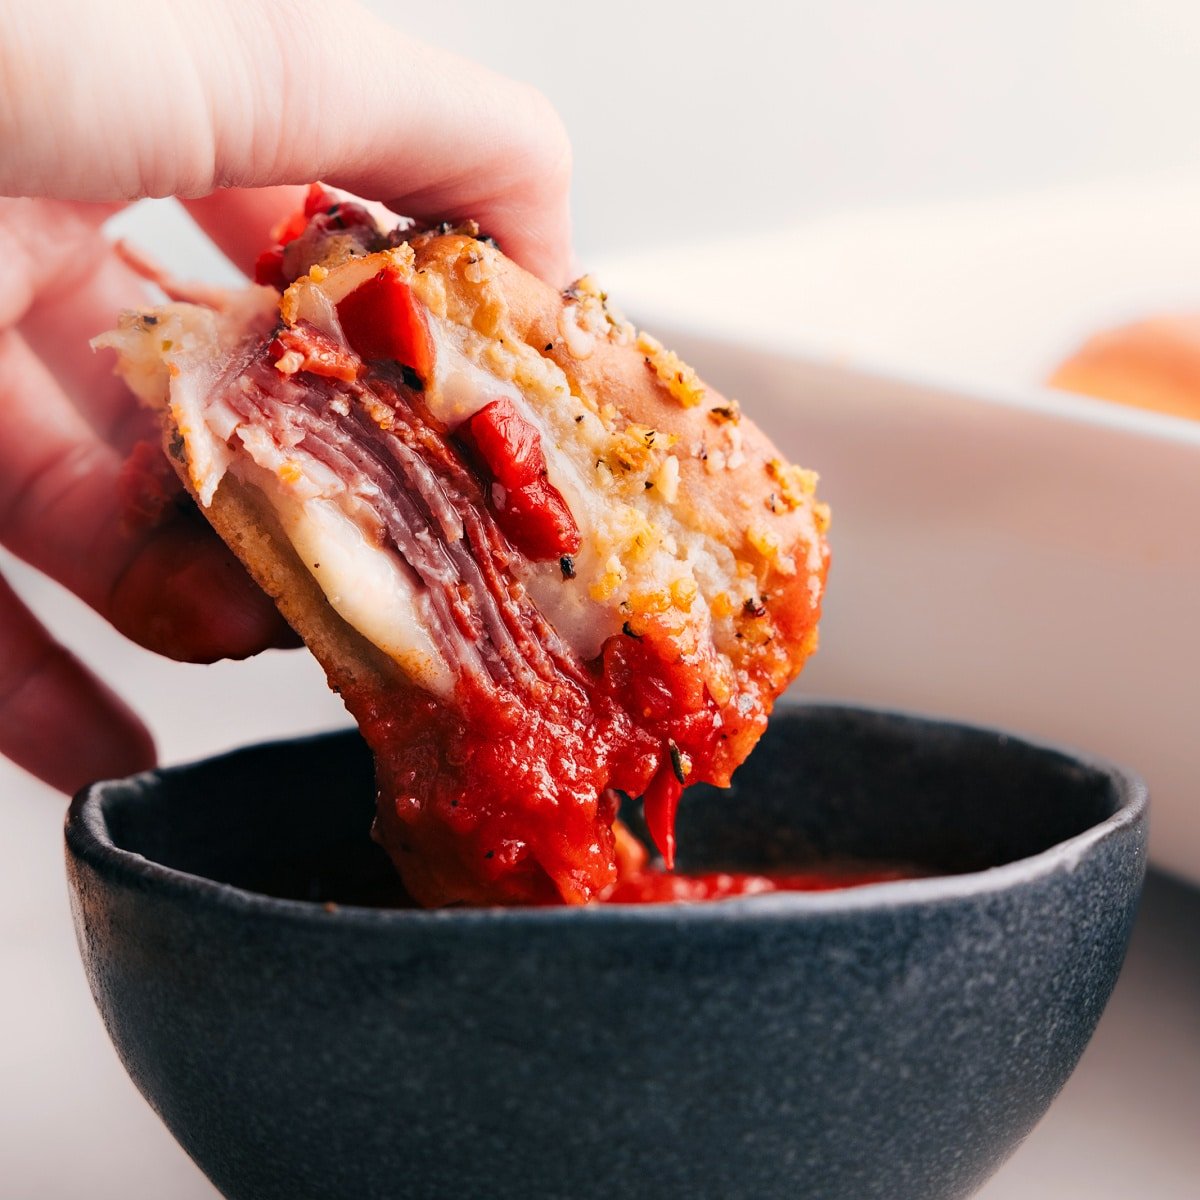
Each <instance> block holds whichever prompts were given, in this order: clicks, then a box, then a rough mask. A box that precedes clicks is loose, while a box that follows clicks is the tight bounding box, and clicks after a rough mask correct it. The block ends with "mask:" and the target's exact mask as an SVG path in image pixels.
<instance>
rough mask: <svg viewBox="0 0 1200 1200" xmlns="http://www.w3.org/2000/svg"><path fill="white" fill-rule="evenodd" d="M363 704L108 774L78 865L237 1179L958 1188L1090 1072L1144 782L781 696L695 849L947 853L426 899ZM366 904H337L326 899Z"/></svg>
mask: <svg viewBox="0 0 1200 1200" xmlns="http://www.w3.org/2000/svg"><path fill="white" fill-rule="evenodd" d="M370 814H371V779H370V766H369V763H368V760H367V757H366V754H365V752H364V750H363V748H362V746H361V744H360V743H359V742H358V740H357V738H356V737H355V736H353V735H349V734H337V735H333V736H328V737H321V738H316V739H313V740H310V741H301V742H292V743H286V744H280V745H271V746H262V747H257V748H254V749H250V750H245V751H241V752H239V753H237V754H232V755H229V756H228V757H225V758H219V759H216V760H213V761H210V762H205V763H201V764H198V765H196V766H192V767H183V768H179V769H173V770H168V771H162V772H158V773H152V774H148V775H141V776H138V777H137V778H134V779H130V780H126V781H123V782H119V783H104V784H97V785H96V786H94V787H92V788H90V789H88V790H87V791H86V792H84V793H83V794H82V795H80V796H79V797H78V798H77V799H76V801H75V803H74V804H73V805H72V807H71V814H70V818H69V820H68V823H67V848H68V866H69V872H70V883H71V892H72V899H73V905H74V912H75V921H76V926H77V928H78V931H79V942H80V947H81V949H82V953H83V959H84V963H85V966H86V968H87V974H88V978H89V980H90V981H91V986H92V990H93V992H94V993H95V996H96V1002H97V1003H98V1004H99V1006H100V1011H101V1012H102V1014H103V1016H104V1020H105V1022H106V1024H107V1026H108V1029H109V1032H110V1034H111V1035H112V1038H113V1041H114V1042H115V1043H116V1046H117V1049H118V1051H119V1052H120V1054H121V1057H122V1059H123V1060H124V1063H125V1066H126V1067H127V1069H128V1070H129V1073H130V1075H131V1076H132V1077H133V1079H134V1081H135V1082H136V1083H137V1085H138V1087H139V1088H141V1090H142V1092H143V1094H144V1095H145V1096H146V1098H147V1099H148V1100H149V1101H150V1103H151V1104H152V1105H153V1106H154V1108H155V1109H156V1110H157V1111H158V1113H159V1114H160V1115H161V1116H162V1119H163V1120H164V1121H165V1122H166V1123H167V1125H168V1126H169V1127H170V1129H171V1131H172V1132H173V1133H174V1134H175V1136H176V1137H177V1138H178V1139H179V1141H180V1142H181V1143H182V1144H183V1146H184V1148H185V1149H186V1150H187V1152H188V1153H189V1154H190V1155H191V1156H192V1157H193V1158H194V1159H195V1160H196V1162H197V1163H199V1164H200V1166H201V1167H202V1168H203V1169H204V1171H206V1172H207V1174H208V1175H209V1177H210V1178H211V1179H212V1180H213V1181H214V1183H216V1185H217V1186H218V1187H219V1188H220V1189H221V1190H222V1191H223V1192H224V1193H225V1195H226V1196H229V1197H236V1198H239V1200H240V1198H245V1200H250V1198H252V1197H253V1198H268V1197H270V1198H278V1200H308V1198H320V1200H331V1198H338V1197H344V1198H346V1200H371V1198H373V1197H380V1198H382V1197H405V1198H410V1200H424V1198H428V1200H483V1198H484V1197H487V1198H488V1200H504V1198H507V1197H511V1198H513V1200H547V1198H552V1200H568V1198H569V1200H591V1198H593V1197H595V1198H596V1200H600V1198H603V1200H613V1198H614V1197H619V1198H621V1200H656V1198H658V1197H667V1196H672V1197H685V1198H686V1200H706V1198H712V1200H738V1198H740V1197H745V1198H746V1200H773V1198H775V1197H781V1198H782V1197H788V1198H789V1200H797V1198H801V1197H812V1198H820V1200H871V1198H873V1197H879V1198H880V1200H884V1198H886V1200H938V1198H940V1197H954V1196H965V1195H967V1194H969V1193H970V1192H971V1191H972V1190H973V1189H974V1188H976V1187H977V1186H978V1185H979V1184H980V1183H981V1182H982V1181H983V1180H984V1179H985V1178H986V1177H987V1176H988V1175H989V1174H990V1173H991V1172H992V1171H993V1170H994V1169H995V1168H996V1167H997V1166H998V1165H999V1163H1000V1162H1001V1161H1002V1160H1003V1159H1004V1157H1005V1156H1006V1155H1007V1154H1008V1153H1009V1152H1010V1151H1011V1150H1012V1149H1013V1147H1014V1146H1015V1145H1016V1144H1017V1143H1018V1142H1019V1141H1020V1139H1021V1138H1022V1137H1023V1136H1024V1135H1025V1134H1026V1133H1027V1132H1028V1130H1029V1129H1030V1127H1031V1126H1032V1125H1033V1124H1034V1122H1035V1121H1037V1119H1038V1118H1039V1117H1040V1116H1041V1115H1042V1113H1043V1112H1044V1111H1045V1109H1046V1107H1047V1105H1048V1104H1049V1103H1050V1101H1051V1100H1052V1099H1053V1097H1054V1095H1055V1093H1057V1091H1058V1090H1059V1088H1060V1087H1061V1086H1062V1084H1063V1082H1064V1081H1065V1080H1066V1078H1067V1076H1068V1074H1069V1073H1070V1072H1071V1069H1072V1068H1073V1067H1074V1065H1075V1063H1076V1061H1077V1060H1078V1058H1079V1055H1080V1053H1081V1052H1082V1050H1083V1048H1084V1045H1085V1044H1086V1042H1087V1040H1088V1038H1089V1036H1090V1035H1091V1033H1092V1030H1093V1028H1094V1027H1095V1024H1096V1021H1097V1019H1098V1018H1099V1016H1100V1012H1101V1010H1102V1009H1103V1007H1104V1004H1105V1001H1106V1000H1107V999H1108V996H1109V993H1110V991H1111V989H1112V986H1113V982H1114V980H1115V979H1116V976H1117V971H1118V970H1119V968H1120V965H1121V960H1122V957H1123V955H1124V953H1125V944H1126V939H1127V937H1128V934H1129V929H1130V923H1131V921H1132V918H1133V913H1134V907H1135V904H1136V901H1137V896H1138V891H1139V888H1140V885H1141V880H1142V872H1143V865H1144V849H1145V836H1146V796H1145V791H1144V789H1143V787H1142V785H1141V784H1140V783H1139V782H1138V781H1137V780H1135V779H1132V778H1130V777H1129V776H1128V775H1125V774H1123V773H1122V772H1120V771H1118V770H1115V769H1113V768H1112V767H1110V766H1108V765H1106V764H1104V763H1100V762H1096V761H1094V760H1090V759H1081V758H1077V757H1074V756H1071V755H1068V754H1064V753H1062V752H1060V751H1056V750H1052V749H1048V748H1045V747H1042V746H1035V745H1030V744H1029V743H1027V742H1024V741H1020V740H1018V739H1017V738H1013V737H1006V736H1004V735H1003V734H998V733H993V732H987V731H984V730H979V729H969V728H963V727H961V726H957V725H950V724H944V723H941V722H934V721H926V720H919V719H915V718H911V717H904V716H896V715H891V714H884V713H876V712H864V711H860V710H856V709H848V708H824V707H821V708H816V707H813V708H801V709H796V708H791V709H784V710H782V711H780V712H779V713H778V714H777V716H776V718H775V720H774V721H773V723H772V726H771V730H770V732H769V734H768V735H767V737H766V738H765V739H764V741H763V743H762V746H761V747H760V749H759V750H758V751H757V752H756V754H755V755H754V757H753V758H752V759H751V761H750V763H749V764H748V765H747V766H746V767H745V768H744V769H743V770H742V772H741V773H740V774H739V776H738V781H737V786H736V787H735V788H734V789H733V792H732V794H730V793H719V792H715V791H711V790H706V789H701V788H698V789H695V791H693V792H691V793H689V796H688V798H687V800H686V801H685V804H684V807H683V810H682V813H681V820H680V839H681V843H682V846H683V847H684V848H685V851H686V859H687V861H686V862H685V863H684V864H683V865H684V866H685V867H691V868H693V869H696V868H698V867H701V866H735V867H743V868H746V867H762V866H764V865H771V864H779V863H788V864H793V865H795V864H799V863H805V862H809V861H811V859H812V858H813V857H814V856H823V855H831V856H840V855H854V856H859V857H867V858H872V857H883V858H886V859H889V860H896V859H901V860H909V861H912V862H916V863H920V864H923V865H924V866H926V867H928V868H933V869H935V870H938V871H943V872H951V871H957V872H966V873H960V874H943V875H941V876H939V877H936V878H926V879H917V880H910V881H906V882H901V883H886V884H878V885H873V886H868V887H863V888H859V889H854V890H848V891H842V892H826V893H821V894H806V895H802V894H791V895H786V894H780V895H773V896H763V897H758V898H754V899H740V900H732V901H726V902H723V903H719V904H706V905H697V906H694V907H683V906H657V905H654V906H646V907H636V906H629V907H624V906H613V907H609V908H604V907H595V908H589V909H583V910H568V909H554V910H545V909H543V910H531V909H525V910H502V909H489V910H475V911H464V910H460V911H452V912H418V911H396V910H391V911H389V910H386V909H380V908H378V907H370V905H372V904H378V903H380V902H386V900H387V897H388V894H389V890H390V888H391V886H392V884H391V880H390V875H389V872H388V869H387V866H386V863H385V862H384V861H383V859H382V856H381V855H380V853H379V852H378V851H377V850H376V849H375V847H374V846H373V845H372V844H371V843H370V842H369V841H368V839H367V829H368V826H369V824H370ZM329 902H337V903H329Z"/></svg>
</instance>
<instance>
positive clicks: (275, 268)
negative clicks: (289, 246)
mask: <svg viewBox="0 0 1200 1200" xmlns="http://www.w3.org/2000/svg"><path fill="white" fill-rule="evenodd" d="M254 282H255V283H259V284H262V285H263V287H273V288H275V289H276V290H277V291H280V292H282V291H283V290H284V289H285V288H286V287H287V285H288V281H287V276H285V275H284V273H283V247H282V246H272V247H271V249H270V250H264V251H263V252H262V253H261V254H260V255H259V256H258V258H256V259H255V260H254Z"/></svg>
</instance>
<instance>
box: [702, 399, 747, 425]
mask: <svg viewBox="0 0 1200 1200" xmlns="http://www.w3.org/2000/svg"><path fill="white" fill-rule="evenodd" d="M708 419H709V420H710V421H714V422H716V424H718V425H723V424H724V423H725V422H726V421H731V422H732V423H733V424H735V425H736V424H737V423H738V421H740V420H741V419H742V408H741V405H740V404H738V402H737V401H736V400H730V401H729V402H728V403H726V404H716V405H713V407H712V408H710V409H709V410H708Z"/></svg>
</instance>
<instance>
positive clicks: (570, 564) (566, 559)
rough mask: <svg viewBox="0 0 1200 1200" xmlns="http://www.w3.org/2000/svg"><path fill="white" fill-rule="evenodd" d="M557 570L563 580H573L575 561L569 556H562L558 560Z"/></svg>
mask: <svg viewBox="0 0 1200 1200" xmlns="http://www.w3.org/2000/svg"><path fill="white" fill-rule="evenodd" d="M558 569H559V570H560V571H561V572H562V577H563V578H564V579H574V578H575V560H574V559H573V558H572V557H571V556H570V555H569V554H564V555H563V556H562V558H560V559H559V560H558Z"/></svg>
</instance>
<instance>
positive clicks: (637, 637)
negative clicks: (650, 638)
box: [621, 621, 646, 642]
mask: <svg viewBox="0 0 1200 1200" xmlns="http://www.w3.org/2000/svg"><path fill="white" fill-rule="evenodd" d="M621 632H622V633H623V634H624V635H625V636H626V637H631V638H633V640H634V641H635V642H640V641H641V640H642V638H643V637H645V636H646V635H645V634H643V633H634V631H633V626H632V625H630V623H629V622H628V621H626V622H625V624H624V625H622V626H621Z"/></svg>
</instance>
